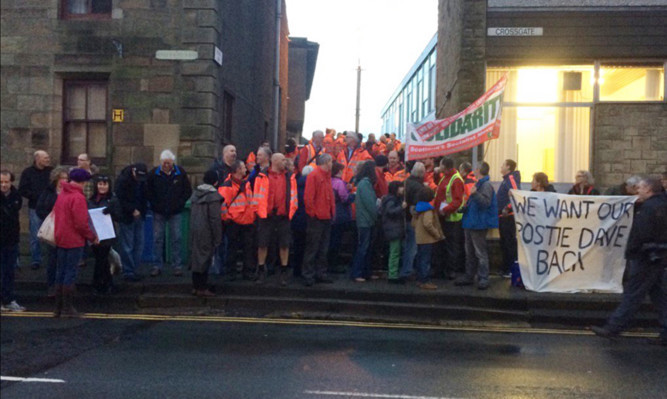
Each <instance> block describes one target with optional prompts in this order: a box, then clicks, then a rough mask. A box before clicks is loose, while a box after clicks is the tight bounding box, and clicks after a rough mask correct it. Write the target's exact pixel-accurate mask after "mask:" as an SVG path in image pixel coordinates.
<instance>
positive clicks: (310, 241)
mask: <svg viewBox="0 0 667 399" xmlns="http://www.w3.org/2000/svg"><path fill="white" fill-rule="evenodd" d="M332 165H333V160H332V158H331V155H329V154H322V155H320V156H319V157H317V166H316V167H315V170H313V171H312V172H311V173H310V174H309V175H308V178H307V179H306V190H305V192H304V195H303V202H304V204H305V205H306V214H307V217H308V221H307V227H306V251H305V254H304V257H303V266H302V275H303V277H304V279H305V285H306V286H307V287H310V286H312V285H313V284H314V283H316V282H317V283H331V282H332V280H331V279H330V278H329V277H327V274H326V273H327V250H328V249H329V238H330V235H331V221H332V220H333V218H334V216H335V215H336V201H335V199H334V192H333V186H332V185H331V167H332Z"/></svg>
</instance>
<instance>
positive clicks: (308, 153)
mask: <svg viewBox="0 0 667 399" xmlns="http://www.w3.org/2000/svg"><path fill="white" fill-rule="evenodd" d="M323 144H324V133H322V131H321V130H315V131H314V132H313V137H312V139H311V140H310V141H309V142H308V144H306V145H305V146H303V148H301V151H299V157H298V158H297V159H298V162H297V170H298V171H301V170H302V169H303V168H304V167H305V166H311V167H313V168H314V167H315V164H316V161H317V157H318V156H319V155H320V154H324V153H325V152H326V149H325V148H324V145H323Z"/></svg>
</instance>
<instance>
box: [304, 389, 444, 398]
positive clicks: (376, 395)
mask: <svg viewBox="0 0 667 399" xmlns="http://www.w3.org/2000/svg"><path fill="white" fill-rule="evenodd" d="M303 393H305V394H307V395H322V396H345V397H348V398H349V397H355V398H390V399H456V398H450V397H444V396H413V395H390V394H385V393H364V392H334V391H303Z"/></svg>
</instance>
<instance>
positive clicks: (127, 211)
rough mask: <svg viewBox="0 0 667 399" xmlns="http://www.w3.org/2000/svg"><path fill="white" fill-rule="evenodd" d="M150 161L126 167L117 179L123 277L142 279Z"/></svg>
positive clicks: (132, 280)
mask: <svg viewBox="0 0 667 399" xmlns="http://www.w3.org/2000/svg"><path fill="white" fill-rule="evenodd" d="M146 175H147V172H146V165H145V164H143V163H135V164H132V165H129V166H126V167H125V168H123V170H122V171H121V172H120V174H119V175H118V179H116V198H117V199H118V204H119V207H120V210H119V212H118V241H119V244H120V258H121V260H122V263H123V279H124V280H125V281H129V282H136V281H141V279H142V278H143V277H142V276H141V274H139V266H140V265H141V254H142V252H143V250H144V220H145V219H146V211H147V209H148V200H147V198H146Z"/></svg>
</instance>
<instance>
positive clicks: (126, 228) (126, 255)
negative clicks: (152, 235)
mask: <svg viewBox="0 0 667 399" xmlns="http://www.w3.org/2000/svg"><path fill="white" fill-rule="evenodd" d="M118 226H119V229H118V230H119V232H118V238H119V240H118V241H119V242H120V258H121V261H122V262H123V276H125V277H130V276H134V275H136V273H137V271H138V269H139V266H140V265H141V254H142V253H143V251H144V220H143V219H141V218H136V219H134V221H133V222H132V223H127V224H126V223H119V224H118Z"/></svg>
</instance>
